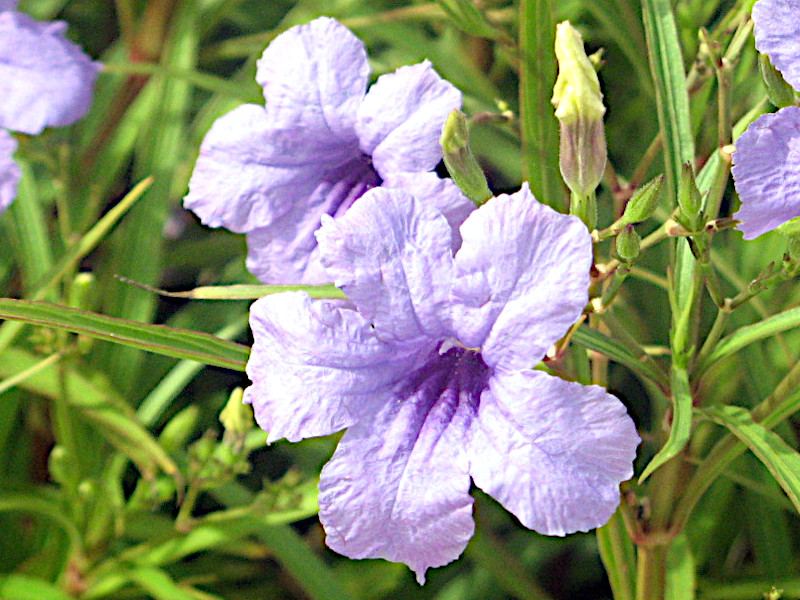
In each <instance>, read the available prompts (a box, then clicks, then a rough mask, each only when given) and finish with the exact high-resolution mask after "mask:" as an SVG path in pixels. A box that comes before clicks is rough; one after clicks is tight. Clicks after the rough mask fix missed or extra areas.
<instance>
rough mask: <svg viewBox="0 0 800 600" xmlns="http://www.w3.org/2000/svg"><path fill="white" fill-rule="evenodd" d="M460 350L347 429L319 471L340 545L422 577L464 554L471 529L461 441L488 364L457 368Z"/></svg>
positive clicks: (325, 509) (335, 545)
mask: <svg viewBox="0 0 800 600" xmlns="http://www.w3.org/2000/svg"><path fill="white" fill-rule="evenodd" d="M462 356H463V353H462V352H461V351H457V350H451V351H450V352H448V353H447V354H445V355H442V356H439V355H438V353H436V352H435V351H434V358H433V360H429V361H428V363H427V364H426V365H425V367H423V368H422V369H420V370H419V371H417V372H415V373H410V374H409V375H408V377H407V384H406V385H405V386H404V387H403V388H402V389H401V390H399V391H398V393H397V395H396V398H395V399H394V400H392V401H391V402H389V403H387V404H385V405H384V406H383V408H382V409H381V410H380V411H379V412H378V413H377V414H375V415H374V417H373V418H368V419H362V420H360V421H359V422H358V423H357V424H356V425H354V426H353V427H351V428H350V429H348V430H347V432H346V433H345V434H344V437H343V438H342V439H341V441H340V442H339V446H338V448H337V449H336V452H335V453H334V455H333V458H331V460H330V462H329V463H328V464H327V465H325V467H324V468H323V470H322V474H321V476H320V495H319V506H320V520H321V522H322V524H323V526H324V527H325V532H326V534H327V540H326V543H327V544H328V546H330V547H331V548H332V549H333V550H335V551H336V552H339V553H341V554H344V555H345V556H349V557H351V558H385V559H387V560H391V561H399V562H404V563H405V564H407V565H408V566H409V567H410V568H411V569H412V570H413V571H415V572H416V574H417V579H418V581H419V582H420V583H422V582H424V580H425V571H426V570H427V569H428V568H429V567H437V566H441V565H445V564H447V563H449V562H451V561H453V560H455V559H456V558H457V557H458V556H459V555H460V554H461V552H463V550H464V548H465V547H466V545H467V542H468V541H469V539H470V537H472V534H473V531H474V524H473V520H472V498H471V497H470V495H469V487H470V480H469V475H468V473H467V471H468V461H467V456H466V452H465V444H464V440H465V437H466V431H467V430H468V428H469V424H470V421H471V419H472V417H473V414H474V407H475V402H476V401H477V398H476V397H475V396H474V394H472V393H471V390H473V389H474V388H475V387H476V386H475V383H476V382H475V381H474V379H476V378H477V379H481V378H482V377H484V375H485V371H484V369H485V367H482V366H481V365H478V364H477V363H476V364H474V365H471V366H472V367H475V368H469V365H468V366H465V368H462V369H460V370H459V369H456V368H455V363H456V362H458V361H459V360H460V359H461V357H462ZM467 360H468V361H469V360H472V361H475V358H474V355H473V356H472V357H468V358H467ZM478 360H479V359H478Z"/></svg>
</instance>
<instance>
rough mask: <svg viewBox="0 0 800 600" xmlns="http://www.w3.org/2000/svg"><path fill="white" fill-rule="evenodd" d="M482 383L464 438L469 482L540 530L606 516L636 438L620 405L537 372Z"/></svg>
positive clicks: (628, 471) (559, 529) (629, 472)
mask: <svg viewBox="0 0 800 600" xmlns="http://www.w3.org/2000/svg"><path fill="white" fill-rule="evenodd" d="M489 386H490V387H489V389H488V390H487V391H485V392H484V393H483V395H482V396H481V400H480V407H479V410H478V415H477V417H476V418H475V420H474V421H473V423H472V437H471V439H470V442H469V453H470V474H471V475H472V479H473V481H474V482H475V485H477V486H478V487H479V488H481V489H482V490H484V491H485V492H486V493H488V494H489V495H490V496H492V497H493V498H495V499H496V500H497V501H498V502H500V503H501V504H502V505H503V506H505V507H506V508H507V509H508V510H509V511H510V512H512V513H514V515H516V517H517V518H518V519H519V520H520V522H521V523H522V524H523V525H525V527H528V528H529V529H534V530H536V531H538V532H540V533H543V534H546V535H565V534H567V533H572V532H574V531H588V530H590V529H593V528H595V527H599V526H601V525H603V524H604V523H605V522H606V521H608V519H609V518H610V517H611V515H612V514H613V512H614V510H615V509H616V507H617V505H618V504H619V484H620V483H621V482H622V481H625V480H627V479H629V478H630V477H632V476H633V468H632V463H633V459H634V457H635V455H636V446H637V445H638V443H639V436H638V435H637V433H636V429H635V427H634V425H633V421H632V420H631V418H630V417H629V416H628V414H627V412H626V411H625V407H624V406H623V405H622V403H621V402H620V401H619V400H618V399H617V398H615V397H614V396H612V395H610V394H608V393H607V392H606V391H605V390H604V389H603V388H601V387H599V386H595V385H592V386H583V385H580V384H578V383H571V382H567V381H563V380H561V379H558V378H556V377H552V376H551V375H548V374H547V373H543V372H541V371H531V370H527V371H516V372H511V373H497V372H496V373H495V374H494V375H493V377H492V379H491V380H490V382H489Z"/></svg>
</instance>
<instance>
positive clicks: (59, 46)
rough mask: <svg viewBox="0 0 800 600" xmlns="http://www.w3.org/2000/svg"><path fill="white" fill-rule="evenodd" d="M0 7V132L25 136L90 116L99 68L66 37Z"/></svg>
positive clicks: (58, 24)
mask: <svg viewBox="0 0 800 600" xmlns="http://www.w3.org/2000/svg"><path fill="white" fill-rule="evenodd" d="M15 4H16V3H15V2H3V3H2V4H0V127H5V128H6V129H10V130H12V131H19V132H21V133H25V134H28V135H36V134H38V133H41V132H42V130H43V129H44V128H45V127H62V126H64V125H70V124H71V123H74V122H75V121H77V120H78V119H80V118H81V117H82V116H83V115H85V114H86V111H88V110H89V105H90V104H91V102H92V93H93V89H94V81H95V78H96V77H97V72H98V70H99V68H100V66H99V65H98V64H97V63H95V62H93V61H92V60H91V59H90V58H89V57H88V56H86V54H84V53H83V51H82V50H81V49H80V48H79V47H78V46H77V45H75V44H73V43H72V42H70V41H69V40H67V39H66V37H65V36H64V32H65V31H66V28H67V24H66V23H64V22H63V21H54V22H51V23H42V22H40V21H34V20H33V19H31V18H30V17H29V16H28V15H25V14H22V13H19V12H16V11H13V10H9V9H11V8H13V7H14V5H15Z"/></svg>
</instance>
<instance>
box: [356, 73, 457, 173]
mask: <svg viewBox="0 0 800 600" xmlns="http://www.w3.org/2000/svg"><path fill="white" fill-rule="evenodd" d="M460 106H461V92H459V91H458V90H457V89H456V88H455V87H454V86H453V85H452V84H451V83H449V82H447V81H445V80H444V79H442V78H441V77H439V75H438V74H437V73H436V71H434V70H433V67H432V66H431V64H430V63H429V62H428V61H425V62H422V63H419V64H417V65H412V66H407V67H400V68H399V69H397V71H395V72H394V73H389V74H386V75H382V76H381V77H379V78H378V81H376V82H375V85H373V86H372V87H371V88H370V89H369V92H367V95H366V97H365V98H364V102H363V103H362V104H361V106H360V107H359V110H358V120H357V122H356V131H357V132H358V137H359V140H360V141H361V150H362V151H363V152H364V153H365V154H367V155H369V156H372V162H373V163H374V165H375V170H376V171H378V173H379V174H380V175H381V176H382V177H384V178H385V177H387V176H388V174H390V173H403V172H416V171H430V170H431V169H433V168H434V167H435V166H436V165H437V164H438V162H439V161H440V160H441V159H442V150H441V146H440V145H439V138H440V137H441V135H442V127H443V126H444V122H445V120H446V119H447V115H449V114H450V113H451V112H452V111H454V110H456V109H457V108H459V107H460Z"/></svg>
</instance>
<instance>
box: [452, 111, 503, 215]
mask: <svg viewBox="0 0 800 600" xmlns="http://www.w3.org/2000/svg"><path fill="white" fill-rule="evenodd" d="M440 143H441V145H442V156H443V157H444V164H445V166H446V167H447V171H448V173H450V177H452V178H453V181H455V183H456V185H457V186H458V187H459V188H460V189H461V191H462V192H464V195H465V196H467V198H469V199H470V200H472V201H473V202H474V203H475V204H477V205H478V206H480V205H481V204H483V203H484V202H486V201H487V200H488V199H489V198H491V197H492V192H491V191H490V190H489V186H488V184H487V183H486V176H485V175H484V174H483V170H482V169H481V167H480V165H478V161H477V160H475V156H474V155H473V154H472V151H471V150H470V149H469V132H468V131H467V118H466V116H465V115H464V113H462V112H461V111H460V110H454V111H453V112H451V113H450V115H449V116H448V117H447V121H445V124H444V127H443V128H442V137H441V140H440Z"/></svg>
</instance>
